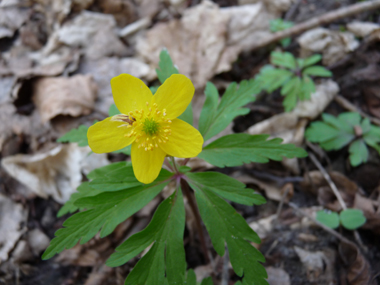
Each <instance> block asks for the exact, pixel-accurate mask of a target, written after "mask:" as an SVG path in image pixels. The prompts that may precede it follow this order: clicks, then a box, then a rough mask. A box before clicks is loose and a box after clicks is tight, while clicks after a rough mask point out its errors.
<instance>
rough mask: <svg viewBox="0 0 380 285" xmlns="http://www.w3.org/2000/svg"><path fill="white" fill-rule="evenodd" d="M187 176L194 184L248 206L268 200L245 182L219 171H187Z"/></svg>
mask: <svg viewBox="0 0 380 285" xmlns="http://www.w3.org/2000/svg"><path fill="white" fill-rule="evenodd" d="M186 176H187V177H188V178H189V181H191V184H192V185H196V186H197V187H198V188H207V189H208V190H210V191H212V192H214V193H215V194H217V195H219V196H221V197H222V198H224V199H227V200H230V201H232V202H235V203H239V204H244V205H248V206H252V205H261V204H265V203H266V200H265V199H264V197H263V196H261V195H260V194H256V193H255V191H253V190H252V189H249V188H245V184H243V183H241V182H239V181H237V180H236V179H234V178H231V177H229V176H227V175H225V174H222V173H219V172H197V173H191V172H190V173H187V174H186Z"/></svg>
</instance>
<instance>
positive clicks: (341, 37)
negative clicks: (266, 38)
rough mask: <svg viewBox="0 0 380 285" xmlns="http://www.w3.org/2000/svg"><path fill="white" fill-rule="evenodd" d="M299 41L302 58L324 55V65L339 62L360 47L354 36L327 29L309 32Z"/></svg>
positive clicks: (316, 29)
mask: <svg viewBox="0 0 380 285" xmlns="http://www.w3.org/2000/svg"><path fill="white" fill-rule="evenodd" d="M297 41H298V43H299V44H300V46H301V52H300V54H301V57H307V56H310V55H311V54H313V53H322V55H323V60H322V62H323V64H324V65H332V64H334V63H336V62H338V61H339V60H341V59H342V58H343V57H345V56H346V55H347V54H348V53H350V52H352V51H354V50H355V49H357V48H358V47H359V42H358V41H357V40H356V39H355V35H354V34H352V33H350V32H340V31H332V30H329V29H325V28H315V29H312V30H309V31H307V32H305V33H303V34H302V35H301V36H300V37H299V38H298V40H297Z"/></svg>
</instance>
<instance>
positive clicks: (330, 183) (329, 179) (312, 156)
mask: <svg viewBox="0 0 380 285" xmlns="http://www.w3.org/2000/svg"><path fill="white" fill-rule="evenodd" d="M309 157H310V158H311V160H312V161H313V163H314V165H315V166H316V167H317V168H318V169H319V171H320V172H321V173H322V175H323V177H324V178H325V179H326V181H327V183H328V184H329V186H330V188H331V190H332V191H333V192H334V195H335V196H336V198H337V199H338V201H339V204H340V205H341V206H342V209H343V210H346V209H347V206H346V203H345V202H344V201H343V198H342V196H341V195H340V193H339V190H338V188H337V187H336V185H335V183H334V182H333V181H332V179H331V177H330V175H329V174H328V173H327V171H326V169H324V168H323V166H322V164H321V163H320V162H319V161H318V159H317V158H316V157H315V155H314V154H312V153H311V152H310V153H309Z"/></svg>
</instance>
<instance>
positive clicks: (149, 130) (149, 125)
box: [143, 118, 159, 136]
mask: <svg viewBox="0 0 380 285" xmlns="http://www.w3.org/2000/svg"><path fill="white" fill-rule="evenodd" d="M158 127H159V123H157V122H156V121H155V120H154V119H153V118H146V119H145V121H144V123H143V131H144V133H145V134H147V135H149V136H153V135H155V134H157V133H158Z"/></svg>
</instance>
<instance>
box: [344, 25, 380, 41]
mask: <svg viewBox="0 0 380 285" xmlns="http://www.w3.org/2000/svg"><path fill="white" fill-rule="evenodd" d="M379 29H380V25H379V24H376V23H372V22H358V21H355V22H352V23H349V24H348V25H347V30H349V31H350V32H351V33H353V34H354V35H355V36H357V37H360V38H364V37H366V36H369V35H370V34H372V33H373V32H376V31H378V30H379Z"/></svg>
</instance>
